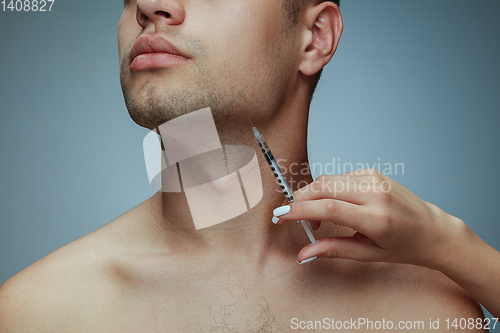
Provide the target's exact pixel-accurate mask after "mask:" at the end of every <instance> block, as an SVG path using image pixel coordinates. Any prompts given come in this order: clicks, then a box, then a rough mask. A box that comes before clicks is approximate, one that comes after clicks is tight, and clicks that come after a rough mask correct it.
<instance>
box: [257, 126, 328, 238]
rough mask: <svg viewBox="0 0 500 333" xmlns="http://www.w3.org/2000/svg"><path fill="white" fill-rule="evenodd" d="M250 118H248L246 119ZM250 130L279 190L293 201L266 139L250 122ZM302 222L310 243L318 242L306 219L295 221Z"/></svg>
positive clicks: (290, 191) (289, 200) (287, 198)
mask: <svg viewBox="0 0 500 333" xmlns="http://www.w3.org/2000/svg"><path fill="white" fill-rule="evenodd" d="M248 120H250V119H248ZM250 124H252V121H251V120H250ZM252 130H253V134H254V135H255V141H257V143H258V144H259V148H260V150H261V151H262V153H263V154H264V157H265V158H266V161H267V164H269V166H270V167H271V171H273V173H274V177H276V180H277V181H278V185H279V186H280V188H281V190H282V191H283V193H284V194H285V197H286V200H287V201H288V202H289V203H294V202H295V198H294V197H293V193H292V190H291V189H290V186H288V182H287V181H286V179H285V177H283V173H282V172H281V170H280V167H279V166H278V163H276V160H275V159H274V156H273V154H272V153H271V149H269V146H268V145H267V142H266V140H265V139H264V137H263V136H262V134H260V133H259V131H258V130H257V128H256V127H255V126H254V125H253V124H252ZM297 222H300V223H301V224H302V226H303V227H304V230H305V231H306V233H307V236H308V237H309V239H310V240H311V245H314V244H316V243H318V241H317V240H316V238H314V235H313V234H312V227H311V223H310V222H309V221H308V220H300V221H297Z"/></svg>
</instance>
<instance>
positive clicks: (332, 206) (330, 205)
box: [324, 199, 340, 215]
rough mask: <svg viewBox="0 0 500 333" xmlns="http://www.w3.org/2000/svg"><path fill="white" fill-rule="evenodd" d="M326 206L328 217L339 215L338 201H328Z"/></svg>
mask: <svg viewBox="0 0 500 333" xmlns="http://www.w3.org/2000/svg"><path fill="white" fill-rule="evenodd" d="M324 205H325V211H326V212H327V213H328V215H337V213H338V212H339V211H340V207H339V203H338V201H337V200H333V199H326V200H325V204H324Z"/></svg>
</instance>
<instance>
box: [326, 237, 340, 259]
mask: <svg viewBox="0 0 500 333" xmlns="http://www.w3.org/2000/svg"><path fill="white" fill-rule="evenodd" d="M324 255H325V256H326V257H328V258H338V257H339V253H338V251H337V250H336V249H335V243H334V240H333V239H332V238H328V248H327V249H326V251H325V252H324Z"/></svg>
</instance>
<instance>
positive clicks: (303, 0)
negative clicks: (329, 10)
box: [283, 0, 340, 27]
mask: <svg viewBox="0 0 500 333" xmlns="http://www.w3.org/2000/svg"><path fill="white" fill-rule="evenodd" d="M328 1H329V2H333V3H334V4H336V5H337V6H340V0H283V7H284V8H285V14H286V15H287V16H288V22H289V23H290V25H291V26H292V27H294V26H295V25H296V24H297V20H298V17H299V13H300V10H301V9H302V7H304V6H305V5H309V4H315V5H317V4H319V3H322V2H328Z"/></svg>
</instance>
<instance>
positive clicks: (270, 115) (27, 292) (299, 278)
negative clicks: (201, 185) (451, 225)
mask: <svg viewBox="0 0 500 333" xmlns="http://www.w3.org/2000/svg"><path fill="white" fill-rule="evenodd" d="M167 12H168V13H169V15H165V14H164V13H167ZM277 13H278V14H279V13H282V9H281V6H280V5H279V4H278V2H277V1H275V0H255V1H246V0H236V1H235V0H218V1H207V0H189V1H188V0H185V1H181V0H177V1H176V0H139V1H137V2H135V1H130V2H127V3H125V6H124V12H123V16H122V18H121V20H120V24H119V29H118V44H119V55H120V70H121V71H120V76H121V83H122V88H123V92H124V97H125V101H126V104H127V107H128V109H129V112H130V114H131V116H132V119H133V120H134V121H136V122H137V123H138V124H140V125H141V126H145V127H147V128H154V127H156V126H157V125H158V124H161V123H163V122H165V121H167V120H169V119H173V118H175V117H177V116H179V115H182V114H185V113H187V112H190V111H194V110H197V109H199V108H202V107H206V106H210V107H211V108H212V112H213V115H214V120H215V125H216V127H217V130H218V134H219V137H220V140H221V143H222V144H223V145H226V144H236V145H248V146H250V147H254V146H255V141H254V139H253V136H252V133H251V131H250V130H249V131H242V130H241V128H248V129H250V127H249V124H248V120H247V118H248V117H250V118H251V119H252V121H253V123H254V124H255V125H256V126H257V127H258V128H259V130H260V131H261V132H262V133H264V134H265V136H266V139H267V142H268V143H269V144H270V145H271V146H272V148H273V152H274V154H275V155H276V156H279V158H280V161H282V163H283V165H284V166H289V165H291V164H292V163H297V164H298V165H303V163H306V162H307V160H308V158H307V142H306V139H307V115H308V110H309V103H310V96H311V93H312V90H313V85H314V81H315V74H316V73H317V72H318V71H319V70H320V69H321V68H322V67H323V66H324V65H325V64H326V63H328V61H330V59H331V57H332V56H333V54H334V52H335V50H336V47H337V44H338V42H339V39H340V35H341V32H342V28H343V25H342V18H341V15H340V11H339V9H338V8H337V7H336V6H335V5H334V4H333V3H331V2H325V3H321V4H319V5H314V6H313V5H310V6H307V7H306V8H304V9H303V10H302V12H301V13H300V15H299V22H298V24H297V26H296V28H295V29H283V26H287V22H286V21H283V20H282V17H284V15H281V14H280V15H278V17H277ZM153 33H161V34H164V35H165V36H167V37H168V38H169V39H170V40H171V41H172V42H173V43H174V44H175V45H176V46H177V47H178V48H180V49H181V50H183V51H184V52H186V53H188V55H189V59H190V60H189V61H188V62H187V63H185V64H183V65H181V66H177V67H173V68H161V69H154V70H145V71H138V72H133V71H130V67H129V66H130V60H131V59H130V58H129V54H130V49H131V47H132V45H133V43H134V41H135V40H136V39H137V38H138V37H139V36H141V35H143V34H153ZM285 129H286V130H285ZM288 131H292V132H294V136H293V137H292V138H288V137H287V135H286V133H287V132H288ZM258 156H259V164H260V168H261V174H262V185H263V192H264V196H263V199H262V200H261V202H260V203H259V204H257V205H256V206H255V207H253V208H252V209H251V210H250V211H248V212H246V213H244V214H242V215H240V216H237V217H236V218H233V219H231V220H229V221H227V222H224V223H221V224H218V225H215V226H212V227H210V228H205V229H201V230H195V229H194V226H193V221H192V218H191V215H190V211H189V207H188V204H187V201H186V197H185V195H184V194H183V193H163V192H158V193H156V194H155V195H153V196H152V197H151V198H150V199H148V200H146V201H145V202H144V203H142V204H140V205H139V206H137V207H135V208H134V209H132V210H130V211H129V212H127V213H126V214H124V215H122V216H120V217H119V218H117V219H116V220H114V221H112V222H111V223H109V224H107V225H105V226H104V227H102V228H101V229H98V230H96V231H95V232H93V233H91V234H89V235H87V236H85V237H83V238H81V239H79V240H77V241H75V242H72V243H70V244H68V245H66V246H64V247H62V248H61V249H58V250H57V251H55V252H53V253H51V254H50V255H48V256H46V257H45V258H43V259H41V260H40V261H38V262H36V263H35V264H33V265H31V266H30V267H28V268H26V269H25V270H23V271H21V272H20V273H18V274H16V275H15V276H14V277H13V278H11V279H10V280H9V281H7V282H6V283H5V284H4V285H3V286H2V287H1V289H0V331H1V332H32V331H37V332H61V331H70V332H115V331H116V332H165V331H171V332H185V331H187V332H203V331H212V332H218V331H230V332H239V331H260V332H288V331H290V330H291V329H290V325H291V322H290V321H291V319H292V318H299V319H300V320H322V319H323V318H335V319H337V320H349V319H350V318H358V317H365V318H370V320H374V321H376V320H383V319H385V320H393V321H395V322H396V323H397V322H398V321H399V320H421V321H424V322H425V323H428V321H429V318H432V319H433V320H437V319H438V318H440V320H441V323H443V322H444V320H445V319H446V318H452V319H453V318H474V319H477V318H480V319H481V318H483V314H482V311H481V308H480V307H479V305H478V304H477V302H475V301H474V300H473V299H472V297H470V295H469V294H468V293H467V292H465V291H464V290H463V289H461V288H460V287H459V286H458V285H457V284H456V283H454V282H452V281H451V280H450V279H449V278H447V277H446V276H444V275H443V274H442V273H440V272H437V271H435V270H430V269H427V268H424V267H418V266H415V265H403V264H392V263H391V264H388V263H363V262H357V261H353V260H342V259H338V260H330V261H325V260H323V261H320V260H317V261H314V262H312V263H309V264H308V265H298V264H297V263H296V258H297V253H298V252H299V250H300V249H301V248H302V247H303V246H304V245H305V244H307V238H306V237H305V234H304V231H303V230H302V229H301V228H300V227H299V226H298V225H294V224H282V225H278V226H276V225H273V224H272V223H271V222H270V221H269V217H270V216H272V215H271V214H272V211H273V208H275V207H277V206H278V205H279V204H280V203H281V202H282V200H283V194H282V193H281V192H280V191H278V190H277V187H276V182H275V180H274V176H273V175H272V173H270V172H269V169H268V166H267V163H266V162H265V161H264V160H263V157H262V156H260V155H258ZM210 167H212V166H211V165H209V166H207V168H210ZM287 169H288V168H287ZM203 171H205V172H207V173H209V172H211V171H212V170H209V169H207V170H202V172H203ZM285 176H286V177H287V178H288V179H289V182H290V184H293V185H292V188H293V190H297V189H298V188H300V187H302V186H304V185H306V184H309V183H312V177H311V175H310V173H307V172H304V173H301V174H299V175H290V174H285ZM352 233H353V232H352V229H349V228H346V227H343V226H340V225H338V226H335V225H333V224H324V225H323V226H322V227H321V229H320V230H318V231H317V234H316V235H317V236H318V237H320V238H321V237H327V236H332V235H333V236H350V235H352ZM303 255H304V253H301V254H300V256H301V257H302V256H303ZM426 328H427V330H428V329H429V327H428V325H427V326H426ZM425 330H426V329H424V330H423V331H425ZM474 330H479V329H473V330H471V331H474ZM298 331H310V330H307V329H305V330H298Z"/></svg>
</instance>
